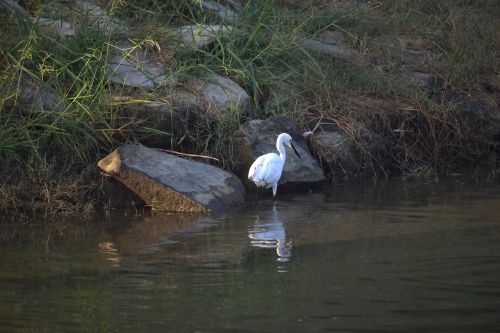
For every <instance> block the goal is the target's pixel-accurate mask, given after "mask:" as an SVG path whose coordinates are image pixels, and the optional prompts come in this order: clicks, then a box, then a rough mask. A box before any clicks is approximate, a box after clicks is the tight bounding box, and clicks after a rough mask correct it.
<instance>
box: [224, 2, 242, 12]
mask: <svg viewBox="0 0 500 333" xmlns="http://www.w3.org/2000/svg"><path fill="white" fill-rule="evenodd" d="M222 2H224V3H225V4H226V6H229V7H231V8H232V9H233V10H234V11H236V12H239V11H241V10H242V9H243V3H241V1H240V0H223V1H222Z"/></svg>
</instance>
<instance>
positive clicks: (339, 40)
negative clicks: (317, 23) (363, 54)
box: [304, 31, 353, 59]
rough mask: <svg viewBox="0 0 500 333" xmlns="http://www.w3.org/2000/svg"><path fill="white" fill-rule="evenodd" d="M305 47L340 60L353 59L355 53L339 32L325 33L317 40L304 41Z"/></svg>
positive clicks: (316, 38)
mask: <svg viewBox="0 0 500 333" xmlns="http://www.w3.org/2000/svg"><path fill="white" fill-rule="evenodd" d="M304 46H305V47H307V48H309V49H311V50H314V51H316V52H318V53H321V54H324V55H327V56H331V57H334V58H338V59H349V58H352V57H353V52H352V51H351V49H350V48H349V47H348V46H347V45H346V44H345V43H344V36H343V35H342V34H341V33H339V32H337V31H324V32H322V33H321V34H319V35H318V36H317V37H315V38H312V39H306V40H304Z"/></svg>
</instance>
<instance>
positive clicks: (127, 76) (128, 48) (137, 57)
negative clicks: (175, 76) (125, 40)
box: [107, 45, 168, 90]
mask: <svg viewBox="0 0 500 333" xmlns="http://www.w3.org/2000/svg"><path fill="white" fill-rule="evenodd" d="M107 62H108V65H109V68H108V71H107V75H108V77H109V80H110V81H111V82H113V83H116V84H119V85H124V86H129V87H136V88H142V89H144V90H151V89H154V88H156V87H158V86H162V85H165V84H167V83H168V78H167V76H166V75H165V68H164V66H163V65H162V64H161V63H160V62H159V61H157V60H156V59H155V58H154V57H153V56H152V55H151V54H149V53H147V52H146V50H144V49H142V48H140V47H134V46H132V45H119V46H117V47H116V49H115V50H114V51H113V52H110V56H109V57H108V59H107Z"/></svg>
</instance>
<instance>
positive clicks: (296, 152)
mask: <svg viewBox="0 0 500 333" xmlns="http://www.w3.org/2000/svg"><path fill="white" fill-rule="evenodd" d="M290 146H292V149H293V151H294V152H295V154H297V157H298V158H300V155H299V152H298V151H297V149H295V146H294V145H293V143H291V142H290Z"/></svg>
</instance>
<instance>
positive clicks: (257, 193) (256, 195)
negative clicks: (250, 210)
mask: <svg viewBox="0 0 500 333" xmlns="http://www.w3.org/2000/svg"><path fill="white" fill-rule="evenodd" d="M258 202H259V187H258V186H257V187H256V189H255V202H254V204H255V205H256V204H257V203H258Z"/></svg>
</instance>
